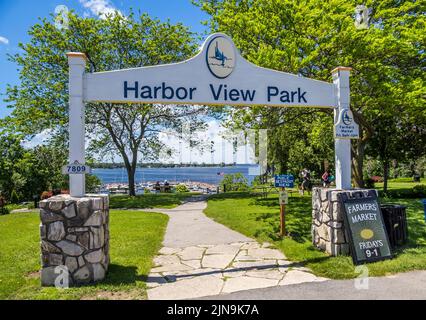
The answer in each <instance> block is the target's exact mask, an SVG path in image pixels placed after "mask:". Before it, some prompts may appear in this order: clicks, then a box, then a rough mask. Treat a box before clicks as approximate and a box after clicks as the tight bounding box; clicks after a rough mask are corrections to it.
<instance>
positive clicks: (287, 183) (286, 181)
mask: <svg viewBox="0 0 426 320" xmlns="http://www.w3.org/2000/svg"><path fill="white" fill-rule="evenodd" d="M275 186H276V187H281V188H293V187H294V177H293V175H291V174H280V175H275Z"/></svg>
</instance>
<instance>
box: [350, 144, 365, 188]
mask: <svg viewBox="0 0 426 320" xmlns="http://www.w3.org/2000/svg"><path fill="white" fill-rule="evenodd" d="M364 155H365V142H363V141H361V140H360V141H357V142H356V144H355V147H353V148H352V171H353V178H354V184H355V187H357V188H364V176H363V168H364Z"/></svg>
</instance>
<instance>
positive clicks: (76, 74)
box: [67, 52, 86, 197]
mask: <svg viewBox="0 0 426 320" xmlns="http://www.w3.org/2000/svg"><path fill="white" fill-rule="evenodd" d="M67 56H68V64H69V95H70V96H69V137H70V142H69V143H70V145H69V163H74V162H77V163H80V164H84V162H85V155H84V135H85V129H84V123H85V119H84V102H83V94H84V93H83V86H84V81H83V76H84V69H85V66H86V55H85V54H84V53H79V52H69V53H68V54H67ZM85 182H86V176H85V175H84V174H71V175H70V195H71V196H73V197H83V196H84V195H85V193H86V191H85V190H86V186H85Z"/></svg>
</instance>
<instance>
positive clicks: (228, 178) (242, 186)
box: [220, 172, 249, 192]
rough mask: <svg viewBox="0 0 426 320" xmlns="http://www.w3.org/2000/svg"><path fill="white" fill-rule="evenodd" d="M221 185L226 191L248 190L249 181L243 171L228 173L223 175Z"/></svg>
mask: <svg viewBox="0 0 426 320" xmlns="http://www.w3.org/2000/svg"><path fill="white" fill-rule="evenodd" d="M220 187H221V188H222V190H224V192H225V191H247V190H248V189H249V185H248V181H247V179H246V177H244V175H243V174H242V173H241V172H237V173H228V174H225V175H224V176H223V179H222V181H221V182H220Z"/></svg>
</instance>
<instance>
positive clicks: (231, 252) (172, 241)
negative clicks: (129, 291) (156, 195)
mask: <svg viewBox="0 0 426 320" xmlns="http://www.w3.org/2000/svg"><path fill="white" fill-rule="evenodd" d="M205 207H206V202H205V201H197V202H188V203H185V204H183V205H181V206H179V207H177V208H175V209H152V210H144V211H155V212H163V213H165V214H167V215H168V216H169V217H170V220H169V223H168V225H167V230H166V234H165V238H164V241H163V245H164V247H163V248H162V249H161V250H160V252H159V255H158V256H157V257H155V259H154V263H155V267H154V268H153V269H151V274H150V275H149V276H148V280H147V284H148V287H149V289H148V298H149V299H154V300H159V299H190V298H200V297H205V296H211V295H218V294H228V293H232V292H237V291H241V290H250V289H259V288H266V287H274V286H284V285H290V284H295V283H302V282H313V281H314V282H318V281H324V280H326V279H324V278H319V277H316V276H314V275H313V274H312V273H310V272H309V270H307V269H306V268H303V267H301V266H300V265H297V264H294V263H292V262H289V261H287V260H286V257H285V256H284V255H283V254H282V253H281V251H279V250H276V249H273V248H271V247H270V245H269V244H268V243H263V244H259V243H258V242H256V241H254V240H253V239H250V238H247V237H246V236H244V235H242V234H240V233H238V232H235V231H233V230H230V229H229V228H227V227H225V226H223V225H222V224H219V223H217V222H215V221H213V220H212V219H210V218H208V217H206V216H205V215H204V213H203V210H204V209H205Z"/></svg>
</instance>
